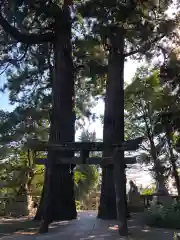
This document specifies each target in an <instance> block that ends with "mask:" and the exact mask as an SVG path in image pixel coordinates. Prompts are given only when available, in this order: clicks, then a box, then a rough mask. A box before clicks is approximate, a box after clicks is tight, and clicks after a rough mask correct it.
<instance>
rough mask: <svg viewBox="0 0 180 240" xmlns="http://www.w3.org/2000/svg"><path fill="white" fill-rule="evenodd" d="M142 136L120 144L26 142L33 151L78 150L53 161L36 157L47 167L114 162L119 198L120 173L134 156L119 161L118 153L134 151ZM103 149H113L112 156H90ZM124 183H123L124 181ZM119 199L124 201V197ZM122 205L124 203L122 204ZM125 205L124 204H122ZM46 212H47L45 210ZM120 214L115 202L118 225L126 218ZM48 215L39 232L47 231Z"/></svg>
mask: <svg viewBox="0 0 180 240" xmlns="http://www.w3.org/2000/svg"><path fill="white" fill-rule="evenodd" d="M142 140H143V138H142V137H140V138H136V139H133V140H128V141H125V142H123V143H121V144H105V143H103V142H67V143H61V144H48V143H47V142H39V141H36V140H35V141H33V142H32V143H31V144H28V147H29V149H31V150H33V151H34V152H40V151H41V152H42V151H44V152H47V151H49V150H50V151H56V152H59V153H61V152H64V151H66V152H72V151H73V152H74V153H75V152H80V156H79V157H75V156H74V157H63V158H61V157H59V159H58V160H57V161H56V162H54V161H48V159H47V158H42V159H41V158H36V159H35V163H36V164H41V165H42V164H43V165H45V166H46V167H47V168H51V167H52V166H53V165H54V164H74V165H76V164H101V166H102V165H103V166H104V165H109V164H114V165H115V167H114V182H115V186H116V199H121V196H122V192H121V191H122V189H123V188H122V184H123V183H122V182H120V181H119V177H120V175H122V173H123V172H124V174H125V167H126V164H134V163H136V158H134V157H129V158H124V161H123V159H121V161H119V160H120V159H119V153H120V152H122V151H123V152H124V151H136V150H137V149H138V147H139V144H141V142H142ZM104 149H106V150H107V149H108V150H111V151H113V156H112V157H105V158H102V157H90V156H89V153H90V152H98V151H101V152H102V151H103V150H104ZM124 184H125V183H124ZM45 196H46V198H47V199H45V202H46V204H47V206H48V207H49V204H48V201H49V198H48V197H47V196H48V194H45ZM121 201H123V202H124V201H125V198H124V199H123V200H121ZM123 205H124V204H123ZM124 206H125V205H124ZM45 214H47V212H45ZM121 215H122V212H121V207H120V205H119V204H118V202H117V216H118V221H119V227H120V226H121V224H122V219H126V216H124V217H122V218H121V217H120V216H121ZM46 219H48V217H45V219H43V223H42V225H41V228H40V232H47V231H48V225H49V222H47V220H46Z"/></svg>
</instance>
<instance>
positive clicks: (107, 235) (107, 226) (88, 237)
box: [0, 211, 174, 240]
mask: <svg viewBox="0 0 180 240" xmlns="http://www.w3.org/2000/svg"><path fill="white" fill-rule="evenodd" d="M96 215H97V213H96V212H93V211H92V212H90V211H89V212H81V213H79V218H78V219H77V220H73V221H70V222H68V221H67V222H66V221H64V222H60V223H55V224H53V225H52V226H51V227H50V228H51V229H52V228H55V229H54V230H51V231H50V233H48V234H45V235H31V236H30V235H26V234H25V235H17V234H15V235H9V236H8V235H6V236H1V237H0V240H26V239H27V240H28V239H29V240H92V239H94V240H107V239H109V240H110V239H111V240H116V239H120V238H119V235H118V232H117V222H116V221H102V220H99V219H96ZM141 222H142V221H140V217H139V216H138V215H135V216H133V218H132V219H131V220H129V223H128V224H129V230H130V232H131V237H130V238H129V239H132V240H144V239H147V240H156V239H157V240H160V239H165V240H173V234H174V231H171V230H162V229H152V228H148V227H145V226H143V224H141Z"/></svg>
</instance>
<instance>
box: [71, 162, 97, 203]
mask: <svg viewBox="0 0 180 240" xmlns="http://www.w3.org/2000/svg"><path fill="white" fill-rule="evenodd" d="M74 180H75V195H76V199H77V200H82V199H83V198H85V197H86V196H87V194H88V193H89V192H90V191H92V190H93V189H94V188H96V187H97V185H98V181H99V172H98V170H97V168H96V166H93V165H89V166H88V165H81V166H77V167H76V169H75V172H74Z"/></svg>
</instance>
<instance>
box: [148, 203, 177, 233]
mask: <svg viewBox="0 0 180 240" xmlns="http://www.w3.org/2000/svg"><path fill="white" fill-rule="evenodd" d="M145 222H146V224H147V225H149V226H153V227H160V228H173V229H180V202H177V203H172V204H171V205H164V206H162V205H154V206H151V207H150V208H149V209H148V210H147V211H146V212H145Z"/></svg>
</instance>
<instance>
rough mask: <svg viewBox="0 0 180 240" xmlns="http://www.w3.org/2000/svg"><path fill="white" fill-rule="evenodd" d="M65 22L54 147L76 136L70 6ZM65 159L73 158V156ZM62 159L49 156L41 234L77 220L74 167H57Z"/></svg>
mask: <svg viewBox="0 0 180 240" xmlns="http://www.w3.org/2000/svg"><path fill="white" fill-rule="evenodd" d="M63 16H64V18H63V22H62V19H56V25H55V32H56V39H55V41H54V76H53V84H52V86H53V87H52V115H51V127H50V138H49V142H50V143H61V142H72V141H74V135H75V114H74V112H73V109H74V68H73V61H72V46H71V18H70V11H69V7H68V6H64V8H63ZM61 156H62V157H64V156H66V157H72V156H73V153H72V152H68V153H67V152H62V153H61ZM58 157H59V153H57V152H55V151H49V152H48V164H47V177H46V179H45V189H44V191H45V192H44V197H45V199H44V203H43V224H42V226H41V229H40V232H47V231H48V224H49V223H50V222H52V221H53V220H70V219H75V218H76V217H77V212H76V205H75V196H74V181H73V172H72V167H71V165H69V164H66V165H55V164H54V161H55V160H56V158H58Z"/></svg>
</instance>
